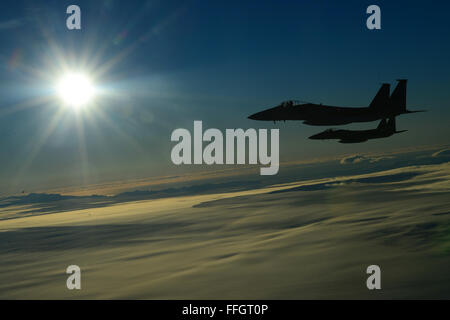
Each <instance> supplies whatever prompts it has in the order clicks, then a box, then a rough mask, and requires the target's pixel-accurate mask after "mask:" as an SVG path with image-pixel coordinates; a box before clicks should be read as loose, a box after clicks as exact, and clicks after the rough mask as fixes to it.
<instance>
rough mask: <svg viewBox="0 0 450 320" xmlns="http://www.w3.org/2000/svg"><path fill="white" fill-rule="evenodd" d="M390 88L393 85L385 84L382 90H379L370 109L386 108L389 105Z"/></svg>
mask: <svg viewBox="0 0 450 320" xmlns="http://www.w3.org/2000/svg"><path fill="white" fill-rule="evenodd" d="M390 86H391V85H390V84H389V83H383V84H382V85H381V88H380V90H378V92H377V94H376V96H375V98H373V100H372V102H371V103H370V105H369V108H377V109H383V108H386V106H387V105H388V103H389V92H390Z"/></svg>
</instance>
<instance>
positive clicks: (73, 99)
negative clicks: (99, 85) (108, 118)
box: [57, 73, 95, 109]
mask: <svg viewBox="0 0 450 320" xmlns="http://www.w3.org/2000/svg"><path fill="white" fill-rule="evenodd" d="M94 91H95V89H94V85H93V83H92V81H91V79H90V78H89V77H88V76H87V75H85V74H82V73H69V74H66V75H64V76H63V77H62V78H61V79H60V80H59V81H58V84H57V92H58V95H59V97H60V98H61V99H62V101H63V102H64V103H65V104H66V105H67V106H70V107H72V108H74V109H78V108H80V107H82V106H84V105H86V104H87V103H89V102H90V101H91V100H92V98H93V96H94Z"/></svg>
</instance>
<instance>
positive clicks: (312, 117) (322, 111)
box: [248, 79, 424, 126]
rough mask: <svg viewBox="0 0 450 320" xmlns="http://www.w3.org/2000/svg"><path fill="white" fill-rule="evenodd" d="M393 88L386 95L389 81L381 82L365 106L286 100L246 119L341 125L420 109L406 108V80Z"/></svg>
mask: <svg viewBox="0 0 450 320" xmlns="http://www.w3.org/2000/svg"><path fill="white" fill-rule="evenodd" d="M397 81H398V84H397V87H396V88H395V89H394V91H393V92H392V94H391V95H390V96H389V91H390V84H389V83H383V85H382V86H381V88H380V90H379V91H378V93H377V94H376V96H375V98H373V100H372V102H371V103H370V105H369V106H368V107H360V108H351V107H334V106H327V105H322V104H315V103H300V102H298V101H293V100H291V101H286V102H283V103H281V104H280V105H278V106H276V107H273V108H270V109H267V110H264V111H261V112H258V113H255V114H252V115H251V116H249V117H248V118H249V119H252V120H263V121H282V120H283V121H285V120H301V121H303V123H305V124H308V125H314V126H328V125H343V124H348V123H352V122H370V121H376V120H381V119H387V118H390V117H395V116H398V115H401V114H406V113H415V112H423V111H424V110H420V111H409V110H407V109H406V83H407V80H406V79H401V80H397Z"/></svg>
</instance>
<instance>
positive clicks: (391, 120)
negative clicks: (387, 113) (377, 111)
mask: <svg viewBox="0 0 450 320" xmlns="http://www.w3.org/2000/svg"><path fill="white" fill-rule="evenodd" d="M387 127H388V128H390V129H392V131H394V132H395V130H396V129H395V127H396V126H395V117H391V118H389V119H388V122H387Z"/></svg>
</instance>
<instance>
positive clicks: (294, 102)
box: [280, 100, 302, 107]
mask: <svg viewBox="0 0 450 320" xmlns="http://www.w3.org/2000/svg"><path fill="white" fill-rule="evenodd" d="M301 103H302V102H301V101H298V100H287V101H283V102H282V103H281V104H280V107H293V106H295V105H297V104H301Z"/></svg>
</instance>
